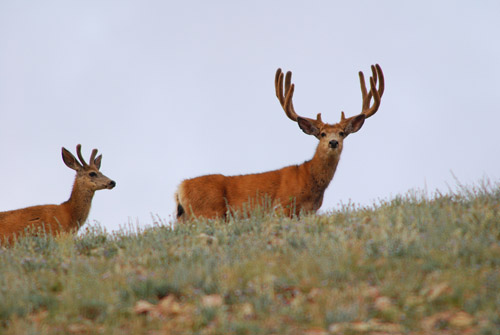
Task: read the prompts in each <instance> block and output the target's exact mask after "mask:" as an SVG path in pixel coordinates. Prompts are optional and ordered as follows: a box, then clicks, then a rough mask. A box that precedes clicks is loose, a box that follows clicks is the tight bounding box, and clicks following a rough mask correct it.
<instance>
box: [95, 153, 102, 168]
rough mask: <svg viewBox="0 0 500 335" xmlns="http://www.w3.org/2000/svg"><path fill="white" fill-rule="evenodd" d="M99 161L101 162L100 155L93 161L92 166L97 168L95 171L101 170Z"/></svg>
mask: <svg viewBox="0 0 500 335" xmlns="http://www.w3.org/2000/svg"><path fill="white" fill-rule="evenodd" d="M101 161H102V155H99V156H97V158H96V159H95V160H94V165H95V167H96V168H97V170H100V169H101Z"/></svg>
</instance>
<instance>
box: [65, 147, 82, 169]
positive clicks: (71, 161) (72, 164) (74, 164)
mask: <svg viewBox="0 0 500 335" xmlns="http://www.w3.org/2000/svg"><path fill="white" fill-rule="evenodd" d="M62 159H63V161H64V164H66V166H67V167H69V168H70V169H73V170H79V169H81V168H82V166H81V165H80V163H78V161H77V160H76V158H75V156H73V154H72V153H71V152H69V151H68V150H67V149H66V148H62Z"/></svg>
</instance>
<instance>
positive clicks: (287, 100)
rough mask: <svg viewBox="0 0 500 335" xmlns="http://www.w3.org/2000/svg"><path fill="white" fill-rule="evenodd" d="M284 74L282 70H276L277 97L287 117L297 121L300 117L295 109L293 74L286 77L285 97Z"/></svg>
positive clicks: (289, 73) (290, 73) (288, 73)
mask: <svg viewBox="0 0 500 335" xmlns="http://www.w3.org/2000/svg"><path fill="white" fill-rule="evenodd" d="M283 77H284V76H283V72H282V71H281V69H280V68H278V70H276V77H275V80H274V83H275V86H276V96H277V97H278V100H279V101H280V104H281V107H283V110H284V111H285V113H286V115H287V116H288V117H289V118H290V119H291V120H292V121H297V119H298V117H299V116H298V115H297V113H295V109H294V108H293V101H292V98H293V92H294V90H295V85H294V84H292V72H290V71H288V72H287V73H286V77H285V94H284V95H283Z"/></svg>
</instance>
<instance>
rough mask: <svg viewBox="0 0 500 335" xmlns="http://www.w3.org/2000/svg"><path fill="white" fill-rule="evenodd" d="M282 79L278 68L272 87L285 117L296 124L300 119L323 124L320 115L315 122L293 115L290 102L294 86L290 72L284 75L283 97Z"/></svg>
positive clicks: (293, 110) (291, 102) (293, 111)
mask: <svg viewBox="0 0 500 335" xmlns="http://www.w3.org/2000/svg"><path fill="white" fill-rule="evenodd" d="M283 77H284V75H283V72H282V71H281V69H280V68H278V70H276V76H275V78H274V86H275V88H276V97H277V98H278V100H279V101H280V103H281V107H283V110H284V111H285V113H286V115H287V116H288V117H289V118H290V120H292V121H295V122H297V119H298V118H299V117H300V118H303V119H307V120H311V121H314V122H321V123H323V121H322V120H321V113H318V115H317V117H316V120H313V119H309V118H305V117H302V116H300V115H297V113H295V108H293V101H292V98H293V92H294V90H295V84H292V72H291V71H288V72H287V73H286V77H285V94H284V95H283Z"/></svg>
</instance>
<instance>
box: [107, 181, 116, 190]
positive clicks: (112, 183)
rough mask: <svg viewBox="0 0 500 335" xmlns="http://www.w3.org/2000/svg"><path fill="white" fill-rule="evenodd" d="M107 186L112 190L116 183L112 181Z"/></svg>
mask: <svg viewBox="0 0 500 335" xmlns="http://www.w3.org/2000/svg"><path fill="white" fill-rule="evenodd" d="M108 185H109V188H113V187H115V186H116V183H115V181H114V180H112V181H110V182H109V184H108Z"/></svg>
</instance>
